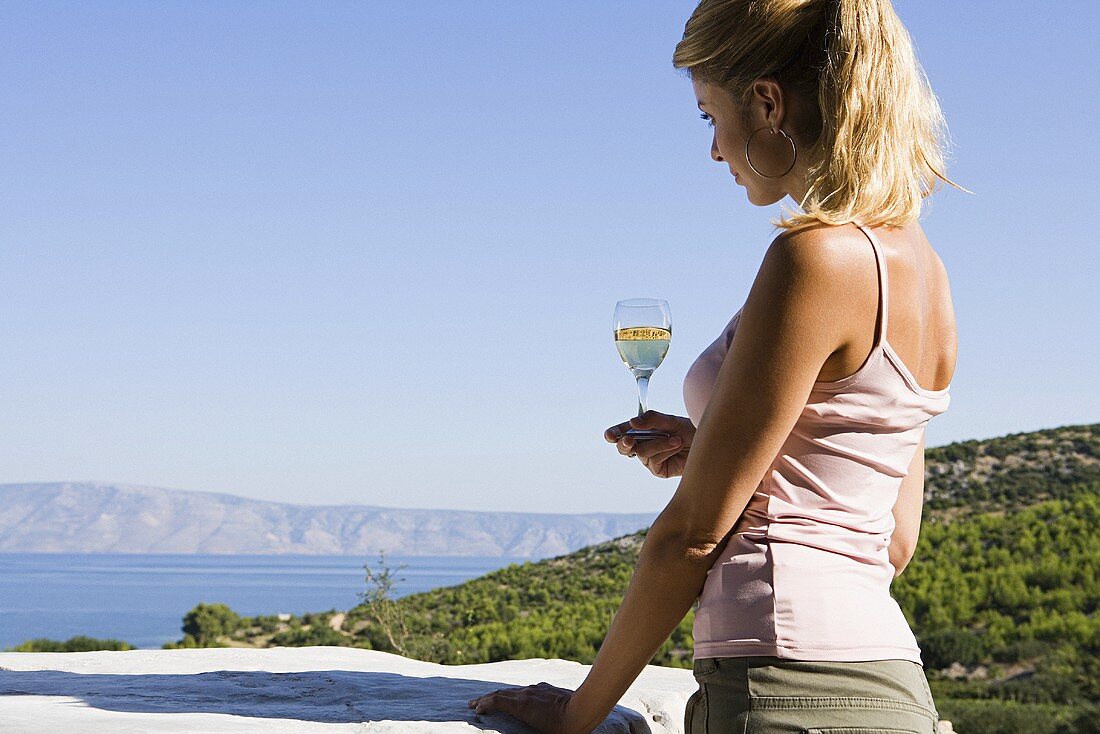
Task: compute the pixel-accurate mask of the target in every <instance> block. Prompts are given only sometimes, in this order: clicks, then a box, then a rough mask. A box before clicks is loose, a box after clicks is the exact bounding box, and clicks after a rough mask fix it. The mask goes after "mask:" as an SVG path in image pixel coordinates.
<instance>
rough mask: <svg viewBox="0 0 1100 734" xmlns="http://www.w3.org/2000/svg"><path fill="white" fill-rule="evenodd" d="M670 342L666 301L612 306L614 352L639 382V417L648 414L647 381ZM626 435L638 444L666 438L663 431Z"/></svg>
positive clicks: (628, 301)
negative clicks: (643, 441) (615, 351)
mask: <svg viewBox="0 0 1100 734" xmlns="http://www.w3.org/2000/svg"><path fill="white" fill-rule="evenodd" d="M671 341H672V313H671V311H669V308H668V301H664V300H661V299H659V298H628V299H626V300H624V301H619V302H618V303H616V304H615V348H616V349H618V350H619V356H620V357H622V360H623V363H624V364H626V366H627V367H628V368H630V371H631V372H632V373H634V378H635V379H636V380H637V382H638V415H641V414H642V413H644V412H646V410H648V409H649V408H648V404H647V403H648V400H649V378H650V377H651V376H652V375H653V372H654V371H655V370H656V369H657V368H658V367H660V366H661V362H662V361H664V358H665V355H666V354H668V346H669V343H670V342H671ZM626 435H628V436H631V437H633V438H634V440H635V441H641V440H645V439H650V438H657V437H659V436H660V437H664V436H668V434H667V433H665V432H664V431H655V430H641V429H637V428H631V429H630V430H628V431H627V432H626Z"/></svg>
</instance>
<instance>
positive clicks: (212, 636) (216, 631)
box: [183, 604, 241, 647]
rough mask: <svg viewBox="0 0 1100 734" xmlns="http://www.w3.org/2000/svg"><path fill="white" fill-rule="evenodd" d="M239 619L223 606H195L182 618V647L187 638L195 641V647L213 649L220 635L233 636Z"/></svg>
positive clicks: (234, 613)
mask: <svg viewBox="0 0 1100 734" xmlns="http://www.w3.org/2000/svg"><path fill="white" fill-rule="evenodd" d="M240 621H241V618H240V617H239V616H238V615H237V613H236V612H234V611H233V610H232V609H230V608H229V607H228V606H226V605H225V604H197V605H196V606H195V608H194V609H192V610H191V611H190V612H188V613H187V614H186V615H184V617H183V634H184V643H185V644H184V646H185V647H190V645H186V640H187V637H188V636H190V637H191V638H192V639H193V640H194V641H195V645H194V646H195V647H213V646H215V645H216V644H217V640H218V638H219V637H221V636H222V635H230V634H233V632H234V630H236V629H237V627H238V626H239V625H240Z"/></svg>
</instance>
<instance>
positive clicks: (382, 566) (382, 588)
mask: <svg viewBox="0 0 1100 734" xmlns="http://www.w3.org/2000/svg"><path fill="white" fill-rule="evenodd" d="M404 568H406V566H405V565H404V564H402V565H401V566H398V567H397V568H396V569H393V568H390V567H389V566H388V565H386V554H385V553H383V552H379V554H378V566H377V567H375V568H371V565H370V564H369V563H364V564H363V569H364V570H365V571H366V572H367V576H366V590H365V591H360V592H359V593H358V596H359V598H360V599H361V600H362V604H363V606H364V607H365V608H366V611H367V615H368V617H369V618H370V620H371V621H373V622H374V623H375V624H377V625H378V627H379V629H381V630H382V634H383V635H385V637H386V641H387V642H388V643H389V645H390V648H391V649H393V650H395V651H396V652H398V653H399V654H401V655H406V656H407V655H408V652H409V651H408V647H407V643H408V639H409V627H408V622H407V621H406V620H405V612H404V610H402V608H401V605H400V604H398V603H397V600H396V599H394V596H393V587H394V584H396V583H397V582H398V581H404V580H405V579H403V578H397V577H396V575H397V574H398V573H400V572H401V570H402V569H404Z"/></svg>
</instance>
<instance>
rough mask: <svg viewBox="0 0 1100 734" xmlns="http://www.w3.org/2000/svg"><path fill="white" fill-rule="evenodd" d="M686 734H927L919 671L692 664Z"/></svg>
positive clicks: (899, 663)
mask: <svg viewBox="0 0 1100 734" xmlns="http://www.w3.org/2000/svg"><path fill="white" fill-rule="evenodd" d="M694 673H695V680H696V681H697V682H698V683H699V690H697V691H696V692H695V693H693V694H692V696H691V698H690V699H688V705H687V711H686V713H685V715H684V731H685V732H686V734H934V732H935V731H936V722H937V721H939V714H938V713H937V711H936V704H935V702H934V701H933V700H932V692H931V690H929V688H928V679H927V678H925V675H924V668H922V667H921V666H920V665H918V664H916V663H914V662H911V661H909V660H873V661H868V662H807V661H796V660H784V659H781V658H776V657H735V658H699V659H696V660H695V664H694Z"/></svg>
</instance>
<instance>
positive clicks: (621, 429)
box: [603, 421, 630, 443]
mask: <svg viewBox="0 0 1100 734" xmlns="http://www.w3.org/2000/svg"><path fill="white" fill-rule="evenodd" d="M629 430H630V421H623V422H622V423H616V424H615V425H613V426H611V427H610V428H608V429H607V430H606V431H604V432H603V437H604V440H605V441H607V442H608V443H615V442H616V441H618V440H619V439H620V438H622V437H623V435H624V434H625V433H626V432H627V431H629Z"/></svg>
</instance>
